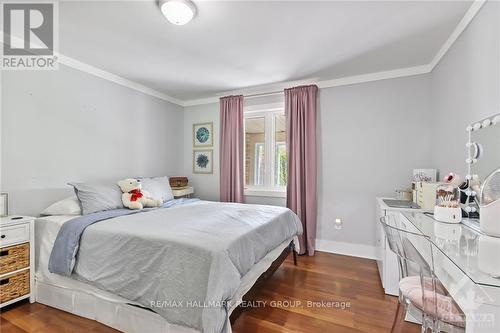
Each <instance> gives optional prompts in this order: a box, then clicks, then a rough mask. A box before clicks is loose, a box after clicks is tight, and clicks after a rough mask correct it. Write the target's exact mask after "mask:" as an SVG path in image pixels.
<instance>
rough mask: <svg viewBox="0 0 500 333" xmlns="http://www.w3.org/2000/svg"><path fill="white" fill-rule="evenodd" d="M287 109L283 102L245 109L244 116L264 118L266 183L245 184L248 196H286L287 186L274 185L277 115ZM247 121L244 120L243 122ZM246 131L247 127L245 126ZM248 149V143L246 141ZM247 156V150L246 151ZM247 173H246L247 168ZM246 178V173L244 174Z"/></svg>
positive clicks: (245, 192) (245, 191)
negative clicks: (258, 184) (257, 184)
mask: <svg viewBox="0 0 500 333" xmlns="http://www.w3.org/2000/svg"><path fill="white" fill-rule="evenodd" d="M284 112H285V109H284V106H283V104H266V105H258V106H248V107H245V110H244V118H245V119H247V118H264V138H265V142H264V161H265V168H264V185H263V186H248V185H245V190H244V194H245V195H247V196H260V197H279V198H286V187H284V186H283V187H276V186H274V177H275V170H274V165H275V156H276V142H277V141H276V138H275V135H276V131H275V129H276V124H275V116H276V115H280V114H284ZM245 123H246V122H245V121H244V122H243V124H245ZM243 126H245V125H243ZM244 133H246V128H244ZM244 146H245V149H246V143H245V145H244ZM244 156H246V151H244ZM244 169H245V171H244V172H245V173H246V168H244ZM244 177H245V179H246V174H245V175H244Z"/></svg>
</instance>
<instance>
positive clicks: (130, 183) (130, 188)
mask: <svg viewBox="0 0 500 333" xmlns="http://www.w3.org/2000/svg"><path fill="white" fill-rule="evenodd" d="M118 186H120V188H121V190H122V192H123V194H122V202H123V205H124V206H125V207H127V208H130V209H143V208H144V207H159V206H161V204H162V201H161V200H159V199H156V198H153V197H151V195H150V194H149V193H148V192H147V191H143V190H142V184H141V181H140V180H139V179H133V178H127V179H123V180H120V181H119V182H118Z"/></svg>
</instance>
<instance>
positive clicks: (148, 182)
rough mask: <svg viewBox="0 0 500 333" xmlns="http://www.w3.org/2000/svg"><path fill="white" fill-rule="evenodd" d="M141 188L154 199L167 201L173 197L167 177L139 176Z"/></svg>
mask: <svg viewBox="0 0 500 333" xmlns="http://www.w3.org/2000/svg"><path fill="white" fill-rule="evenodd" d="M139 180H140V181H141V183H142V189H143V190H144V191H147V192H149V194H151V196H152V197H153V198H155V199H160V200H161V201H162V202H167V201H169V200H172V199H173V198H174V195H173V194H172V188H171V187H170V182H169V181H168V177H154V178H139Z"/></svg>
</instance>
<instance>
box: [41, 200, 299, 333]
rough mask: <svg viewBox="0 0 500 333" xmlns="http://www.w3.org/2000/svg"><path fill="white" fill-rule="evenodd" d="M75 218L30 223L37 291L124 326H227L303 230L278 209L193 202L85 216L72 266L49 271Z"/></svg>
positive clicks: (54, 302) (177, 332)
mask: <svg viewBox="0 0 500 333" xmlns="http://www.w3.org/2000/svg"><path fill="white" fill-rule="evenodd" d="M75 220H78V217H75V216H64V215H63V216H47V217H42V218H39V219H37V220H36V222H35V228H36V233H35V234H36V265H37V266H36V275H35V279H36V300H37V301H38V302H40V303H43V304H47V305H50V306H53V307H56V308H60V309H62V310H65V311H68V312H71V313H74V314H77V315H80V316H83V317H87V318H90V319H94V320H97V321H99V322H102V323H104V324H106V325H108V326H111V327H113V328H116V329H118V330H121V331H126V332H145V331H149V332H165V333H184V332H217V333H219V332H231V325H230V319H234V317H235V315H237V314H238V313H239V309H238V305H239V303H240V302H241V300H242V299H243V298H244V296H245V295H246V294H248V293H249V291H250V290H251V289H252V287H253V286H254V285H257V284H259V283H260V282H261V281H262V280H263V278H265V277H267V276H269V275H270V274H272V272H273V271H274V270H275V269H276V268H277V266H279V264H280V263H281V262H282V261H283V260H284V257H286V255H287V254H288V253H289V252H290V250H291V248H292V247H293V242H292V241H293V239H294V237H296V236H297V235H298V234H300V233H301V232H302V227H301V224H300V221H299V220H298V218H297V216H296V215H295V214H293V213H292V212H291V211H290V210H288V209H286V208H282V207H272V206H260V205H242V204H229V203H215V202H207V201H191V202H188V203H185V204H182V205H175V206H172V207H169V208H160V209H153V210H150V211H146V212H141V213H137V214H130V215H124V216H117V217H114V218H108V219H103V220H101V221H98V222H96V223H93V224H90V225H89V226H87V227H86V228H85V230H84V231H83V233H82V234H81V238H80V240H79V244H78V247H77V251H75V252H76V253H75V254H74V257H73V260H72V262H71V264H70V265H71V269H70V272H71V274H64V273H63V271H61V272H57V274H54V273H51V272H50V271H49V262H51V261H53V260H54V258H51V256H52V257H53V256H54V254H53V252H54V251H56V248H57V243H58V242H59V243H60V241H58V238H60V237H61V234H63V233H64V232H63V231H62V230H64V229H68V226H70V225H71V224H72V223H74V222H75ZM54 244H56V246H55V245H54ZM51 267H52V271H54V269H53V265H52V266H51ZM188 302H189V304H188ZM235 309H236V310H235ZM231 314H233V315H232V316H231Z"/></svg>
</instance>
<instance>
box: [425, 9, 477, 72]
mask: <svg viewBox="0 0 500 333" xmlns="http://www.w3.org/2000/svg"><path fill="white" fill-rule="evenodd" d="M485 3H486V0H475V1H474V2H473V3H472V5H471V6H470V7H469V9H468V10H467V12H466V13H465V15H464V17H463V18H462V19H461V20H460V22H458V25H457V26H456V27H455V29H454V30H453V32H452V33H451V35H450V37H448V39H447V40H446V42H444V44H443V46H442V47H441V48H440V49H439V51H438V53H436V55H435V56H434V58H433V59H432V61H431V62H430V63H429V66H430V68H431V71H432V70H434V68H436V66H437V65H438V64H439V62H440V61H441V59H443V57H444V56H445V54H446V53H447V52H448V51H449V50H450V48H451V47H452V46H453V44H454V43H455V41H456V40H457V39H458V37H460V35H461V34H462V33H463V32H464V31H465V29H467V27H468V26H469V24H470V23H471V22H472V20H473V19H474V17H476V15H477V13H478V12H479V10H481V8H482V7H483V6H484V4H485Z"/></svg>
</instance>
